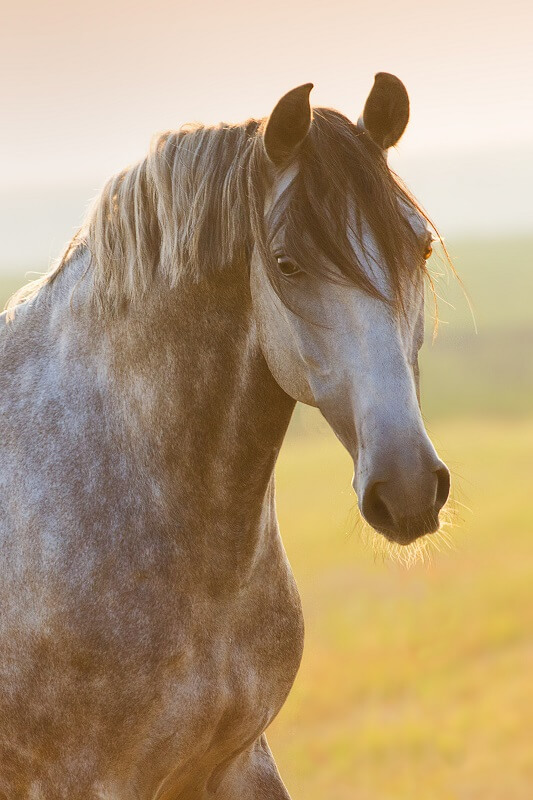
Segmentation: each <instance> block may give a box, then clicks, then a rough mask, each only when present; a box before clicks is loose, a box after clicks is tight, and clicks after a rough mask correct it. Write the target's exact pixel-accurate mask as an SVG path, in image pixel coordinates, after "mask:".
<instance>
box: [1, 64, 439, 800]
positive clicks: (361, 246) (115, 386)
mask: <svg viewBox="0 0 533 800" xmlns="http://www.w3.org/2000/svg"><path fill="white" fill-rule="evenodd" d="M310 90H311V85H310V84H307V85H305V86H301V87H299V88H297V89H294V90H293V91H291V92H289V93H288V94H287V95H285V96H284V97H283V98H282V99H281V100H280V101H279V103H278V105H277V106H276V107H275V109H274V111H273V112H272V114H271V116H270V117H269V118H268V119H266V120H249V121H247V122H246V123H243V124H241V125H219V126H216V127H202V126H190V127H186V128H183V129H181V130H179V131H177V132H169V133H166V134H163V135H161V136H159V137H158V138H157V139H156V140H155V142H154V145H153V147H152V149H151V151H150V153H149V154H148V156H147V157H146V158H145V159H144V160H143V161H142V162H140V163H139V164H137V165H135V166H133V167H131V168H128V169H126V170H124V171H123V172H122V173H120V174H119V175H117V176H115V177H114V178H112V179H111V180H110V182H109V183H108V184H107V186H106V187H105V188H104V190H103V192H102V193H101V195H100V197H99V198H98V199H97V201H96V203H95V204H94V207H93V209H92V210H91V212H90V213H89V215H88V218H87V220H86V222H85V224H84V226H83V228H82V229H81V231H80V232H79V233H78V234H77V235H76V236H75V237H74V239H73V241H72V242H71V243H70V245H69V248H68V249H67V252H66V254H65V256H64V257H63V259H62V260H61V262H60V263H59V264H58V266H57V267H56V268H54V270H53V271H51V272H50V273H49V274H48V275H46V276H45V277H44V278H43V279H41V280H39V281H38V282H37V283H35V284H33V285H32V286H30V287H29V288H26V289H25V290H23V292H22V293H21V294H19V295H18V296H17V297H15V298H14V301H13V302H12V304H11V307H10V308H9V310H8V312H7V315H3V317H1V318H0V417H1V459H0V492H1V503H0V537H1V548H2V549H1V553H2V570H1V572H0V601H1V609H2V613H1V616H0V677H1V686H2V691H1V692H0V797H1V798H3V800H26V799H27V800H67V798H68V800H96V799H98V800H130V799H131V800H207V798H215V799H216V800H260V799H261V800H263V799H264V800H266V798H268V799H269V800H282V799H285V800H287V798H288V797H289V796H288V794H287V791H286V789H285V787H284V786H283V783H282V781H281V779H280V777H279V775H278V772H277V769H276V766H275V764H274V761H273V758H272V755H271V753H270V751H269V748H268V745H267V743H266V739H265V736H264V731H265V729H266V728H267V726H268V725H269V723H270V722H271V720H272V719H273V718H274V717H275V715H276V714H277V713H278V711H279V710H280V708H281V706H282V705H283V702H284V701H285V698H286V697H287V694H288V692H289V690H290V688H291V685H292V683H293V681H294V678H295V675H296V672H297V669H298V666H299V662H300V657H301V653H302V643H303V623H302V612H301V607H300V601H299V598H298V593H297V590H296V586H295V583H294V580H293V577H292V574H291V570H290V567H289V564H288V562H287V558H286V556H285V552H284V549H283V545H282V543H281V539H280V535H279V530H278V525H277V520H276V514H275V504H274V466H275V463H276V458H277V455H278V452H279V449H280V446H281V443H282V440H283V437H284V435H285V432H286V429H287V426H288V423H289V420H290V417H291V413H292V411H293V408H294V404H295V401H296V400H301V401H303V402H305V403H309V404H311V405H315V406H318V408H319V409H320V410H321V411H322V413H323V414H324V416H325V417H326V419H327V420H328V421H329V423H330V424H331V426H332V428H333V430H334V431H335V433H336V434H337V436H338V437H339V438H340V440H341V441H342V442H343V444H344V445H345V447H346V448H347V449H348V450H349V452H350V454H351V456H352V458H353V462H354V473H355V477H354V488H355V490H356V492H357V496H358V500H359V506H360V509H361V513H362V515H363V516H364V517H365V518H366V520H367V521H368V523H369V524H370V525H371V526H372V527H373V528H375V530H376V531H377V533H376V535H377V536H383V537H386V538H387V539H388V540H390V541H392V542H395V543H397V544H398V545H407V544H409V543H411V542H414V541H415V540H417V539H418V538H419V537H422V536H424V535H425V534H428V535H429V534H431V533H432V532H434V531H436V530H437V529H438V526H439V511H440V509H441V507H442V505H443V504H444V502H445V501H446V498H447V495H448V489H449V476H448V471H447V469H446V467H445V466H444V464H443V463H442V462H441V461H440V460H439V458H438V457H437V455H436V453H435V450H434V448H433V446H432V444H431V442H430V441H429V439H428V437H427V435H426V432H425V430H424V426H423V423H422V419H421V415H420V409H419V404H418V400H417V393H418V388H417V383H418V371H417V353H418V349H419V347H420V346H421V344H422V339H423V294H424V276H425V272H426V270H425V259H426V257H427V255H428V253H429V251H430V241H431V235H430V232H429V228H428V225H427V222H426V219H425V217H424V215H423V214H422V213H421V211H420V209H419V208H418V206H417V204H416V202H415V201H414V200H413V199H412V198H411V197H410V195H408V194H407V192H406V191H405V190H404V189H403V188H402V186H401V185H400V184H399V183H398V182H397V181H396V179H395V178H394V176H393V175H392V173H391V172H390V170H389V168H388V166H387V161H386V150H387V148H388V147H390V146H392V145H394V144H395V143H396V142H397V141H398V139H399V137H400V136H401V134H402V133H403V130H404V128H405V125H406V123H407V119H408V113H409V103H408V98H407V94H406V92H405V89H404V87H403V85H402V84H401V82H400V81H399V80H398V79H397V78H395V77H393V76H391V75H387V74H384V73H380V74H378V75H377V76H376V81H375V84H374V87H373V89H372V91H371V93H370V96H369V98H368V100H367V102H366V105H365V109H364V113H363V116H362V119H361V121H360V122H359V123H358V124H357V125H355V124H352V122H350V121H349V120H348V119H347V118H346V117H344V116H342V115H341V114H339V113H338V112H336V111H333V110H330V109H325V108H316V109H314V111H312V110H311V108H310V105H309V93H310Z"/></svg>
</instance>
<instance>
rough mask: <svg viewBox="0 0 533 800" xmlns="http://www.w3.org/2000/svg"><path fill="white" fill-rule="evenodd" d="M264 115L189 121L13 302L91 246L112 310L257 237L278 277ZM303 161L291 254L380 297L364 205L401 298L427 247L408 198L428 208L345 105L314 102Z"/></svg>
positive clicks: (98, 298)
mask: <svg viewBox="0 0 533 800" xmlns="http://www.w3.org/2000/svg"><path fill="white" fill-rule="evenodd" d="M264 123H265V120H248V121H247V122H245V123H241V124H238V125H226V124H220V125H216V126H211V127H207V126H203V125H199V124H198V125H187V126H185V127H183V128H181V129H180V130H178V131H173V132H172V131H170V132H166V133H163V134H161V135H159V136H157V137H156V138H155V139H154V140H153V142H152V146H151V148H150V151H149V153H148V155H147V156H146V158H144V159H143V160H142V161H140V162H139V163H137V164H135V165H133V166H131V167H128V168H126V169H125V170H123V171H122V172H120V173H119V174H118V175H116V176H114V177H113V178H111V179H110V180H109V181H108V183H107V184H106V185H105V186H104V188H103V190H102V192H101V194H100V195H99V196H98V197H97V199H96V200H95V202H94V203H93V206H92V208H91V209H90V210H89V213H88V215H87V218H86V219H85V221H84V223H83V225H82V227H81V229H80V230H79V231H78V233H77V234H76V235H75V236H74V238H73V239H72V241H71V242H70V243H69V245H68V247H67V249H66V251H65V253H64V254H63V256H62V258H61V259H60V260H59V262H58V263H57V264H55V265H54V266H53V267H52V269H51V270H50V271H49V272H48V273H47V274H45V275H44V276H43V277H41V278H39V279H38V280H37V281H33V282H31V283H30V284H28V285H27V286H24V287H23V288H22V289H21V290H19V292H17V293H16V294H15V295H14V296H13V297H12V298H11V300H10V301H9V303H8V308H9V309H10V310H11V312H12V311H13V309H14V307H15V306H17V305H18V304H20V303H21V302H24V301H26V300H29V299H31V298H32V297H34V296H35V294H36V293H37V292H38V291H39V290H40V289H41V288H42V287H43V286H45V285H46V284H48V283H50V282H51V281H52V280H53V279H54V277H55V276H56V275H58V274H59V272H61V271H62V270H63V269H64V267H65V265H66V264H68V262H69V261H70V260H71V259H72V258H73V257H74V256H75V255H76V254H77V253H79V252H80V250H83V249H85V250H86V251H88V252H89V253H90V266H91V269H90V271H89V273H88V274H89V275H90V279H91V281H92V296H93V298H94V300H95V303H96V306H97V308H98V309H99V310H100V311H102V312H104V311H105V312H107V313H113V312H116V311H118V310H119V309H121V308H122V307H124V305H125V304H127V303H135V302H139V301H141V300H142V298H143V297H144V296H145V295H146V292H147V291H148V289H149V288H150V286H151V285H152V283H153V281H154V278H155V277H156V276H157V277H158V278H160V279H163V280H165V282H166V283H167V285H170V286H176V285H177V284H178V282H179V281H180V280H182V279H184V278H185V279H190V280H195V281H198V280H201V279H203V278H206V277H208V276H209V275H212V274H213V273H214V272H217V271H219V270H221V269H224V267H226V266H229V265H231V264H234V263H238V262H242V261H244V260H246V258H248V257H249V255H250V252H251V248H252V246H253V244H254V243H255V244H256V245H257V246H258V247H259V250H260V252H261V255H262V257H263V259H264V261H265V263H266V265H267V268H269V272H270V275H271V279H272V282H273V284H274V285H276V283H277V282H278V281H279V276H278V272H277V270H276V263H275V259H274V258H273V256H272V253H271V252H270V247H269V235H268V234H267V232H266V231H265V227H266V226H265V223H264V194H265V187H266V183H267V179H266V178H267V159H266V156H265V152H264V147H263V139H262V130H263V126H264ZM298 162H299V171H298V174H297V176H296V179H295V180H294V181H293V183H292V184H291V186H290V187H289V188H288V189H287V191H286V192H285V194H284V195H283V197H282V198H281V199H280V203H281V205H282V210H283V213H282V214H281V215H279V214H278V225H279V224H283V225H284V226H285V227H286V237H285V238H286V241H287V246H288V248H289V250H290V255H291V256H292V257H294V258H295V259H296V260H298V259H301V263H302V264H303V265H305V268H308V269H309V271H317V270H319V269H320V263H323V259H317V258H316V257H314V256H316V253H317V252H321V253H322V254H323V255H325V256H326V257H327V258H328V259H329V261H330V262H332V263H335V265H336V266H337V267H338V268H339V269H340V271H341V272H342V274H343V276H344V278H345V279H346V280H348V281H350V282H351V283H355V284H357V285H358V286H360V287H361V288H362V289H363V290H364V291H366V292H369V293H371V294H374V295H379V290H378V289H377V288H376V287H374V286H373V285H372V283H371V281H370V280H369V278H368V275H367V273H366V272H365V269H364V268H363V266H362V265H361V264H360V263H359V262H358V261H357V259H356V256H355V254H354V250H353V247H352V245H351V243H350V241H349V237H348V226H349V219H348V214H349V208H350V207H355V208H357V209H358V214H359V218H360V219H365V220H366V221H367V223H368V224H369V225H370V228H371V230H372V233H373V235H374V238H375V240H376V241H377V244H378V246H379V250H380V252H381V253H382V255H383V257H384V259H385V261H386V263H387V265H388V269H389V273H390V277H391V282H392V286H393V288H394V289H395V295H396V298H397V299H399V301H400V303H401V287H402V282H403V281H404V280H405V278H406V277H408V276H409V274H412V270H413V264H417V263H418V264H419V263H420V252H419V251H420V243H419V242H417V241H415V240H414V238H413V232H412V230H411V229H410V227H409V225H408V224H407V223H406V221H405V219H404V216H403V214H402V213H401V211H400V204H399V203H398V199H399V197H401V198H403V199H404V200H405V201H406V202H408V203H410V204H411V205H413V206H415V207H416V208H418V210H419V211H420V212H421V213H422V214H424V212H423V211H421V209H420V208H419V206H418V205H417V204H416V201H415V200H414V199H413V198H412V197H411V195H410V194H409V193H408V192H407V190H406V189H405V188H404V187H403V185H401V184H400V183H399V182H398V181H397V180H396V177H395V176H394V175H393V174H392V173H391V171H390V170H389V169H388V167H387V165H386V162H385V160H384V159H383V158H382V157H381V155H380V153H378V152H377V148H376V146H375V145H374V143H373V142H372V141H371V140H370V138H369V137H368V136H367V135H366V134H365V132H364V131H361V130H360V129H359V128H357V127H356V126H354V125H353V124H352V123H351V122H350V121H349V120H348V119H347V118H346V117H344V116H343V115H341V114H339V113H338V112H336V111H332V110H330V109H315V110H314V118H313V124H312V125H311V129H310V131H309V134H308V136H307V138H306V140H305V141H304V143H303V145H302V147H301V149H300V152H299V154H298ZM424 216H425V214H424ZM272 233H273V231H270V236H272ZM357 234H360V229H359V231H356V235H357ZM362 244H363V246H364V242H363V241H362ZM324 277H326V278H328V277H331V276H328V275H327V274H326V275H325V276H324ZM276 288H279V286H277V287H276Z"/></svg>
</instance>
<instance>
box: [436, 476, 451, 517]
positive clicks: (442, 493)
mask: <svg viewBox="0 0 533 800" xmlns="http://www.w3.org/2000/svg"><path fill="white" fill-rule="evenodd" d="M435 475H436V476H437V493H436V495H435V511H436V512H437V513H438V512H439V511H440V510H441V508H442V506H443V505H444V503H445V502H446V500H447V499H448V495H449V494H450V473H449V471H448V469H447V468H446V467H441V468H440V469H437V470H435Z"/></svg>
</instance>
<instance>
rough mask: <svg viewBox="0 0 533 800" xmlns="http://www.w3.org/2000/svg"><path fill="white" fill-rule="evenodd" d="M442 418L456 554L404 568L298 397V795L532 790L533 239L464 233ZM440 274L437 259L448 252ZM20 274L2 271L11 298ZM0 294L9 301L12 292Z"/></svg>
mask: <svg viewBox="0 0 533 800" xmlns="http://www.w3.org/2000/svg"><path fill="white" fill-rule="evenodd" d="M450 250H451V252H452V255H453V256H454V258H455V261H456V265H457V267H458V269H459V271H460V272H461V274H462V276H463V278H464V280H465V283H466V285H467V288H468V289H469V291H470V294H471V296H472V298H473V301H474V307H475V312H476V318H477V324H478V329H479V333H478V334H475V333H474V329H473V325H472V322H471V319H470V317H469V312H468V307H467V305H466V303H465V302H464V300H463V298H462V297H461V295H460V292H459V290H458V288H457V287H456V286H454V285H453V283H451V284H450V285H449V286H445V285H443V282H442V281H440V291H441V292H443V293H444V294H445V295H446V297H447V299H448V300H449V301H450V302H451V303H452V304H453V305H454V306H455V308H456V310H455V311H454V310H453V309H452V308H450V307H449V306H446V305H443V304H441V316H442V320H443V322H442V325H441V332H440V334H439V337H438V339H437V342H436V343H435V344H434V345H433V346H431V344H429V343H428V344H427V345H426V347H425V348H424V351H423V357H422V375H423V381H422V390H423V398H424V408H425V413H426V415H427V419H428V429H429V431H430V433H431V436H432V438H433V440H434V442H435V444H436V445H437V448H438V450H439V452H440V454H441V455H442V456H443V457H444V458H445V460H446V461H447V463H448V465H449V466H450V467H451V469H452V473H453V474H454V484H453V485H454V494H455V500H456V504H455V513H456V523H457V525H456V530H455V533H454V536H453V539H454V543H455V544H454V549H453V550H448V549H447V548H445V547H444V546H443V545H442V544H441V545H440V546H441V552H435V554H434V557H433V562H432V563H426V564H419V565H417V566H414V567H412V568H411V569H410V570H406V569H405V568H402V567H400V566H398V565H396V564H391V563H387V562H385V563H384V562H383V561H382V560H381V559H380V558H379V557H376V556H375V555H374V554H373V551H372V548H371V547H370V546H369V545H368V544H364V542H363V540H362V539H363V537H362V536H361V525H360V523H358V514H357V511H356V503H355V497H354V495H353V493H352V490H351V487H350V479H351V472H352V465H351V463H350V459H349V456H348V455H347V453H346V452H345V451H344V450H343V449H342V447H341V446H340V445H339V444H338V442H337V441H336V440H335V438H334V437H333V435H332V434H331V432H329V431H328V430H327V429H326V426H325V423H318V422H317V417H316V414H314V412H312V411H309V410H305V409H301V408H299V409H298V410H297V413H296V415H295V419H294V423H293V426H292V429H291V432H290V435H289V437H288V439H287V442H286V444H285V446H284V448H283V451H282V454H281V457H280V461H279V465H278V470H277V479H278V511H279V518H280V525H281V529H282V534H283V538H284V541H285V545H286V549H287V552H288V555H289V558H290V560H291V563H292V565H293V569H294V572H295V574H296V578H297V581H298V584H299V587H300V592H301V595H302V600H303V605H304V612H305V618H306V627H307V638H306V649H305V654H304V659H303V663H302V667H301V670H300V673H299V676H298V678H297V681H296V684H295V687H294V689H293V691H292V693H291V695H290V697H289V700H288V702H287V704H286V706H285V707H284V709H283V710H282V712H281V714H280V716H279V717H278V719H277V720H276V721H275V722H274V724H273V725H272V727H271V730H270V732H269V739H270V743H271V746H272V748H273V750H274V753H275V755H276V758H277V761H278V764H279V767H280V771H281V773H282V775H283V777H284V779H285V781H286V783H287V785H288V787H289V789H290V791H291V792H292V793H293V796H294V798H295V800H298V798H305V800H324V798H334V800H353V798H357V800H376V798H379V800H413V798H415V799H416V800H417V799H418V798H424V799H425V798H430V800H478V799H479V800H526V798H527V800H529V797H530V796H531V791H532V790H531V787H532V786H533V748H531V743H530V735H531V734H530V724H529V720H528V713H527V712H528V711H529V712H530V709H531V708H533V681H532V680H531V675H532V672H533V643H532V639H531V631H532V629H533V604H532V602H531V587H532V585H533V568H532V560H531V535H532V533H533V511H532V506H531V492H532V487H533V455H532V454H533V405H532V399H531V398H532V397H533V358H532V350H533V325H532V320H531V297H532V296H533V264H532V263H531V261H532V258H531V253H532V252H533V239H531V238H526V237H522V238H520V239H512V240H511V239H506V240H494V241H484V242H468V241H464V242H457V243H455V244H453V243H452V245H450ZM435 269H438V265H437V264H435ZM20 283H21V278H20V276H19V277H14V278H12V279H8V278H5V279H4V280H3V282H0V295H3V299H5V297H6V296H7V295H8V294H9V293H10V292H12V291H13V290H14V289H16V288H17V286H19V285H20ZM0 299H1V298H0Z"/></svg>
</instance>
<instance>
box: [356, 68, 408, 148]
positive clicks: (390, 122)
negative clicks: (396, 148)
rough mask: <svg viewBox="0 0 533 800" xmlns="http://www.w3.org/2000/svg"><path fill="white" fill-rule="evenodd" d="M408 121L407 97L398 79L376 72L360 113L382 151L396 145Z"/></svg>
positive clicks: (385, 73) (367, 129)
mask: <svg viewBox="0 0 533 800" xmlns="http://www.w3.org/2000/svg"><path fill="white" fill-rule="evenodd" d="M408 121H409V95H408V94H407V90H406V88H405V86H404V85H403V83H402V82H401V80H400V79H399V78H397V77H396V76H395V75H390V74H389V73H388V72H378V74H377V75H376V77H375V79H374V85H373V87H372V91H371V92H370V94H369V95H368V100H367V101H366V103H365V108H364V111H363V123H364V126H365V130H366V131H367V132H368V133H369V134H370V136H371V138H372V139H373V140H374V142H375V143H376V144H377V145H378V146H379V147H381V149H382V150H387V148H389V147H392V146H393V145H395V144H396V143H397V142H398V141H399V139H400V137H401V135H402V134H403V132H404V130H405V128H406V127H407V122H408Z"/></svg>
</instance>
